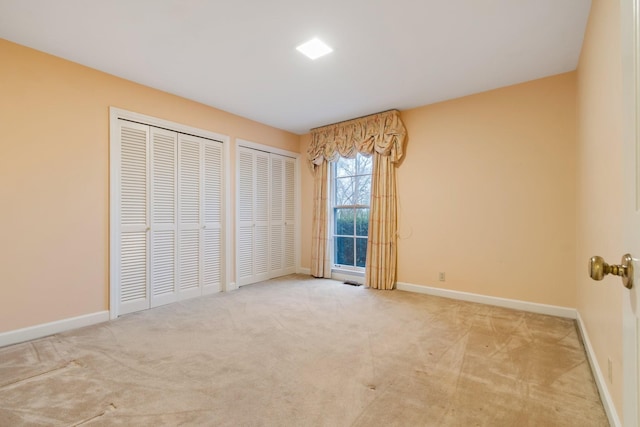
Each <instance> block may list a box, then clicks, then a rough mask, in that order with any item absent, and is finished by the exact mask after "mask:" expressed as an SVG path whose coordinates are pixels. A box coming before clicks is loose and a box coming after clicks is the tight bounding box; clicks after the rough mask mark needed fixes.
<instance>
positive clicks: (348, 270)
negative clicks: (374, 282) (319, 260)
mask: <svg viewBox="0 0 640 427" xmlns="http://www.w3.org/2000/svg"><path fill="white" fill-rule="evenodd" d="M329 166H330V171H329V185H330V190H331V191H330V194H329V197H330V215H329V233H330V239H329V244H330V249H329V254H330V257H331V277H332V278H333V279H336V280H352V279H354V278H363V277H364V272H365V267H358V266H355V265H343V264H338V263H336V262H335V245H336V237H340V236H336V234H335V208H336V205H335V200H336V185H335V180H336V178H337V176H336V174H337V166H338V162H331V163H330V164H329ZM371 167H372V169H373V164H372V166H371ZM372 175H373V173H372V174H371V176H372ZM354 176H365V175H354ZM348 207H350V208H354V209H357V208H368V209H369V215H371V201H369V204H368V205H348ZM354 220H355V219H354ZM354 233H355V230H354ZM353 237H354V239H357V236H356V235H355V234H354V236H353ZM355 250H356V249H355V242H354V251H355ZM354 257H355V253H354ZM354 260H355V258H354Z"/></svg>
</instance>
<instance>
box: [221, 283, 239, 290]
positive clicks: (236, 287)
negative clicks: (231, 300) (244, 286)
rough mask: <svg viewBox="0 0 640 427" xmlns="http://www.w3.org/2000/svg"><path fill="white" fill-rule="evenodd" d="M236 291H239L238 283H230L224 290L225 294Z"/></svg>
mask: <svg viewBox="0 0 640 427" xmlns="http://www.w3.org/2000/svg"><path fill="white" fill-rule="evenodd" d="M236 289H238V285H237V284H236V282H230V283H229V284H228V285H227V286H226V288H225V289H224V291H225V292H231V291H235V290H236Z"/></svg>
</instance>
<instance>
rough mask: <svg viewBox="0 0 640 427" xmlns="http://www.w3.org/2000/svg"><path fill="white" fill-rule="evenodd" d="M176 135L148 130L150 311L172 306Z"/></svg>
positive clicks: (174, 265) (173, 286)
mask: <svg viewBox="0 0 640 427" xmlns="http://www.w3.org/2000/svg"><path fill="white" fill-rule="evenodd" d="M177 141H178V134H177V133H176V132H170V131H167V130H164V129H158V128H153V127H152V128H151V162H150V166H151V203H150V207H151V245H150V247H151V254H150V255H151V257H150V273H151V277H150V279H151V284H150V289H151V292H150V293H151V307H157V306H159V305H163V304H168V303H170V302H174V301H176V300H177V298H178V289H177V286H176V254H177V243H178V242H177V203H176V198H177V191H176V170H177V169H176V168H177V161H176V160H177V159H176V157H177V153H176V147H177Z"/></svg>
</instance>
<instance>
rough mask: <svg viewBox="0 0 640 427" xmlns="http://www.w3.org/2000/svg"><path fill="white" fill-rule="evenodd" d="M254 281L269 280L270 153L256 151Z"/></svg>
mask: <svg viewBox="0 0 640 427" xmlns="http://www.w3.org/2000/svg"><path fill="white" fill-rule="evenodd" d="M255 170H256V173H255V176H254V177H255V181H254V188H255V193H254V194H255V205H254V206H255V223H254V224H255V227H254V229H255V231H254V235H253V236H254V238H253V257H254V260H255V262H254V265H253V267H254V271H253V273H254V277H253V279H254V281H261V280H267V279H269V277H270V276H269V187H270V186H269V182H270V180H269V153H265V152H262V151H255Z"/></svg>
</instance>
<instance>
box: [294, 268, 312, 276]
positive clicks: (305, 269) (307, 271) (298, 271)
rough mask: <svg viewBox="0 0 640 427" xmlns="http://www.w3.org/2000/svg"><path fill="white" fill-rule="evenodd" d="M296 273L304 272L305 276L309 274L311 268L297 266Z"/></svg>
mask: <svg viewBox="0 0 640 427" xmlns="http://www.w3.org/2000/svg"><path fill="white" fill-rule="evenodd" d="M296 273H298V274H306V275H307V276H311V269H310V268H302V267H298V268H297V270H296Z"/></svg>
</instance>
